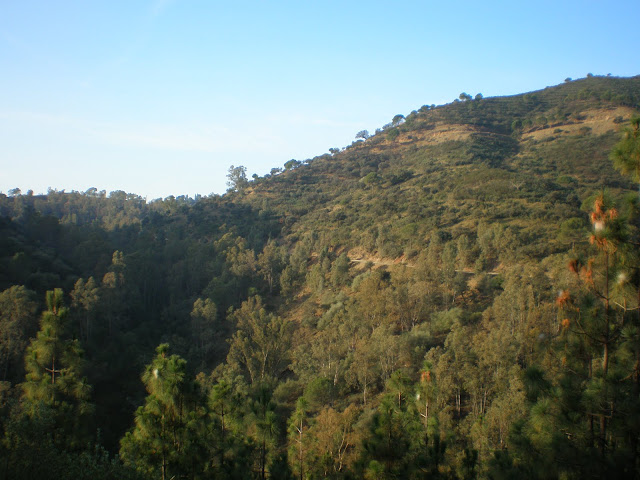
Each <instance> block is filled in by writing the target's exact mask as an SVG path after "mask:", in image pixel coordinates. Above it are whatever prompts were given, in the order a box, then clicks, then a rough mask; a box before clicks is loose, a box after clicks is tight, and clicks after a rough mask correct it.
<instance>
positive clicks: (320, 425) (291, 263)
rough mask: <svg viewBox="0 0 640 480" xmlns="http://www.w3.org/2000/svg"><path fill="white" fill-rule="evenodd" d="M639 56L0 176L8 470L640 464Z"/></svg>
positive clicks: (479, 474) (361, 470)
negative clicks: (128, 162)
mask: <svg viewBox="0 0 640 480" xmlns="http://www.w3.org/2000/svg"><path fill="white" fill-rule="evenodd" d="M638 83H639V79H637V78H634V79H613V78H599V77H590V78H587V79H585V80H580V81H575V82H569V83H566V84H564V85H561V86H559V87H555V88H552V89H546V90H544V91H541V92H534V93H531V94H527V95H522V96H515V97H508V98H499V99H491V98H482V97H481V96H476V97H475V99H473V98H472V97H471V96H470V95H467V94H464V98H463V101H459V102H455V103H453V104H450V105H447V106H441V107H428V108H426V107H423V108H422V109H420V110H419V111H417V112H412V113H411V114H409V115H407V116H406V117H405V116H403V115H396V116H395V117H394V119H393V121H392V123H391V124H389V125H387V126H385V127H384V128H383V129H381V130H380V131H379V132H377V133H376V135H373V136H370V135H369V134H368V133H367V135H366V138H365V136H362V137H361V139H362V140H366V141H364V142H358V143H356V144H354V145H353V146H351V147H348V148H346V149H344V150H338V149H333V150H334V151H333V152H332V155H325V156H321V157H317V158H315V159H313V160H311V161H305V162H298V161H294V160H291V161H289V162H287V163H286V164H285V170H284V171H281V172H280V171H278V172H276V173H278V174H277V175H275V174H272V175H269V176H265V177H263V178H259V177H255V178H254V179H253V181H249V180H248V179H247V178H246V169H244V167H231V169H230V170H229V180H230V191H229V192H228V193H227V194H226V195H225V196H223V197H219V196H209V197H204V198H203V197H198V198H195V199H190V198H187V197H178V198H174V197H168V198H166V199H163V200H155V201H152V202H146V201H145V200H144V199H141V198H140V197H138V196H135V195H131V194H125V193H124V192H111V194H109V195H107V194H106V192H98V191H97V190H96V189H90V190H87V191H86V192H84V193H78V192H71V193H65V192H58V191H55V190H52V191H50V192H49V193H48V194H47V195H42V196H38V195H33V194H32V193H28V194H25V195H23V194H21V192H19V191H13V192H11V196H3V195H2V196H0V246H1V247H2V248H1V249H0V336H1V337H0V338H2V342H1V343H0V368H1V370H0V372H2V378H1V379H0V381H1V383H0V413H1V415H0V427H2V442H1V443H0V478H132V479H133V478H140V479H143V478H157V479H163V480H164V479H170V478H176V479H177V478H191V479H207V478H216V479H219V478H229V479H234V478H238V479H240V478H242V479H245V478H256V479H265V478H274V479H288V478H291V479H293V478H300V479H312V478H334V479H339V478H345V479H348V478H366V479H387V478H407V479H419V478H463V479H473V478H587V477H598V478H602V477H611V478H638V477H639V476H640V463H639V462H640V458H639V456H638V454H639V451H638V448H639V447H640V445H638V443H639V439H640V438H639V436H640V415H639V412H640V335H639V331H640V308H639V305H640V268H639V267H640V258H639V257H638V242H639V235H640V230H639V227H640V214H639V212H640V210H639V201H640V200H639V197H638V194H637V183H638V182H639V179H638V175H637V173H638V162H639V160H638V156H637V152H638V145H639V144H640V140H639V138H638V135H637V133H638V128H637V127H638V122H637V119H636V118H635V117H632V116H631V113H632V112H631V109H630V108H628V107H637V106H638V101H637V99H638V98H640V96H639V94H638V91H639V90H638V88H640V86H639V85H638ZM585 92H586V93H585ZM619 115H622V121H620V120H619V119H618V116H619ZM542 117H544V119H543V118H542ZM630 118H631V121H630V122H629V123H628V126H626V124H625V122H627V120H629V119H630ZM461 126H462V127H461ZM469 126H470V127H472V128H471V129H469V128H468V127H469ZM587 127H588V128H587ZM619 127H620V129H621V132H618V128H619ZM557 130H560V131H557ZM391 132H395V133H393V134H391ZM609 155H611V160H612V161H609V159H608V158H607V157H608V156H609ZM616 169H617V170H618V171H616ZM618 172H619V173H618ZM38 312H42V313H41V314H39V313H38Z"/></svg>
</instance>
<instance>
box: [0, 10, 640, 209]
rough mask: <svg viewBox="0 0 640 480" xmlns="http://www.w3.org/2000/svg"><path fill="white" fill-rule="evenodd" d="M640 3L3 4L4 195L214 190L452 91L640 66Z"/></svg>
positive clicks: (0, 109)
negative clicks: (241, 169) (234, 170)
mask: <svg viewBox="0 0 640 480" xmlns="http://www.w3.org/2000/svg"><path fill="white" fill-rule="evenodd" d="M638 18H640V1H638V0H628V1H627V0H625V1H616V0H609V1H605V0H597V1H596V0H567V1H563V0H554V1H547V0H542V1H540V0H538V1H526V2H521V1H517V0H515V1H514V0H509V1H504V2H503V1H492V0H488V1H485V2H477V1H473V2H471V1H449V2H445V1H442V0H437V1H431V0H423V1H413V0H408V1H403V2H392V1H388V0H387V1H384V2H380V1H367V2H365V1H359V0H358V1H348V0H342V1H333V0H325V1H306V0H295V1H278V0H270V1H266V0H263V1H245V0H237V1H231V2H229V1H225V2H222V1H218V0H155V1H136V0H110V1H104V2H93V1H85V0H81V1H74V0H63V1H51V0H37V1H35V0H0V191H3V192H5V193H7V192H8V190H10V189H12V188H14V187H18V188H21V189H22V191H23V193H24V192H26V191H27V190H28V189H33V190H34V192H35V193H46V191H47V189H48V188H49V187H51V188H54V189H58V190H62V189H65V190H66V191H71V190H78V191H85V190H87V189H88V188H91V187H96V188H97V189H98V190H106V191H107V192H110V191H112V190H124V191H126V192H128V193H136V194H139V195H141V196H143V197H147V198H148V200H151V199H154V198H158V197H166V196H168V195H176V196H178V195H189V196H194V195H195V194H198V193H199V194H202V195H207V194H210V193H223V192H224V191H225V189H226V185H225V182H226V173H227V170H228V168H229V166H230V165H232V164H233V165H236V166H237V165H244V166H246V167H247V171H248V173H249V175H251V174H253V173H257V174H258V175H264V174H265V173H268V172H269V171H270V170H271V168H273V167H282V165H283V164H284V162H286V161H287V160H290V159H292V158H295V159H297V160H304V159H307V158H312V157H314V156H316V155H321V154H323V153H325V152H327V151H328V149H329V148H331V147H343V146H346V145H348V144H350V143H351V142H352V140H353V139H354V136H355V134H356V133H357V132H358V131H359V130H363V129H368V130H369V131H371V132H373V131H374V130H375V129H376V128H377V127H381V126H382V125H384V124H385V123H388V122H389V121H390V120H391V118H392V117H393V116H394V115H396V114H398V113H401V114H403V115H406V114H408V113H410V112H411V111H412V110H415V109H418V108H419V107H420V106H422V105H424V104H429V105H430V104H442V103H448V102H451V101H452V100H454V99H455V98H457V97H458V95H459V94H460V93H461V92H467V93H469V94H471V95H475V94H476V93H482V94H483V95H484V96H485V97H488V96H498V95H511V94H516V93H522V92H527V91H531V90H538V89H541V88H544V87H546V86H549V85H556V84H559V83H562V81H563V80H564V79H565V78H566V77H572V78H574V79H576V78H581V77H584V76H586V75H587V73H593V74H594V75H606V74H609V73H611V74H612V75H615V76H633V75H638V74H640V54H639V53H638V47H637V42H638V37H637V32H638Z"/></svg>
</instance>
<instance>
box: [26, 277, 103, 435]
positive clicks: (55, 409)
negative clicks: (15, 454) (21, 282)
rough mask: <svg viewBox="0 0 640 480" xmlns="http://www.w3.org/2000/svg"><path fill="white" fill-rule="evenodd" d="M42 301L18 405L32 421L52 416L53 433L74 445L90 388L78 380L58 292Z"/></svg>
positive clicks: (78, 361) (79, 364)
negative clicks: (60, 432) (45, 307)
mask: <svg viewBox="0 0 640 480" xmlns="http://www.w3.org/2000/svg"><path fill="white" fill-rule="evenodd" d="M46 300H47V310H46V311H45V312H44V313H43V314H42V320H41V323H40V325H41V328H40V331H39V332H38V334H37V336H36V338H35V339H33V340H32V341H31V345H30V346H29V347H28V348H27V353H26V359H25V364H26V372H27V373H26V380H25V382H24V383H23V384H22V389H23V395H22V406H23V410H24V412H25V413H26V414H27V415H28V416H30V417H32V418H37V417H40V416H44V417H51V416H52V417H53V419H54V420H53V421H54V428H55V430H56V431H62V432H63V433H64V438H65V441H66V442H67V443H68V444H75V443H78V442H81V441H82V440H83V438H82V437H83V435H82V434H81V433H80V432H81V430H82V424H83V423H84V422H83V420H84V419H85V418H86V416H87V414H88V413H90V412H91V410H92V405H91V404H90V403H89V397H90V393H91V388H90V386H89V385H88V384H87V381H86V379H85V378H84V377H81V373H82V368H83V365H84V362H83V359H82V355H83V352H82V349H81V348H80V345H79V343H78V341H77V340H73V339H71V338H69V337H68V334H67V331H68V322H67V317H68V309H67V308H66V307H64V305H63V293H62V290H61V289H59V288H57V289H55V290H53V291H48V292H47V294H46ZM45 412H46V413H45Z"/></svg>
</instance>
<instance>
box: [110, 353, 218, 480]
mask: <svg viewBox="0 0 640 480" xmlns="http://www.w3.org/2000/svg"><path fill="white" fill-rule="evenodd" d="M168 351H169V345H168V344H166V343H164V344H161V345H160V346H158V348H157V349H156V352H157V355H156V357H155V358H154V360H153V361H152V362H151V363H150V364H149V365H148V366H147V368H146V369H145V372H144V374H143V375H142V381H143V382H144V384H145V387H146V389H147V392H148V393H149V395H148V396H147V398H146V400H145V404H144V405H143V406H141V407H139V408H138V410H137V411H136V415H135V426H134V428H133V429H132V431H130V432H128V433H127V434H126V436H125V437H124V438H123V439H122V441H121V448H120V455H121V457H122V459H123V460H124V462H125V463H126V464H129V465H131V466H134V467H135V468H136V469H137V470H138V471H140V472H142V473H145V474H148V475H159V476H160V477H161V478H162V479H163V480H165V479H168V478H172V476H174V475H176V474H177V473H185V472H190V473H191V474H192V475H194V474H195V472H196V471H201V470H202V469H203V468H204V467H205V464H206V460H205V458H204V451H205V449H204V446H203V440H204V439H203V438H202V434H201V433H200V428H199V427H200V426H201V425H202V423H203V418H204V415H205V412H204V409H203V405H204V399H202V398H201V396H200V395H199V394H198V391H197V388H196V385H195V383H194V382H193V381H192V380H191V379H190V378H189V376H188V375H187V368H186V366H187V363H186V361H185V360H184V359H182V358H181V357H180V356H178V355H171V356H169V355H168Z"/></svg>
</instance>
